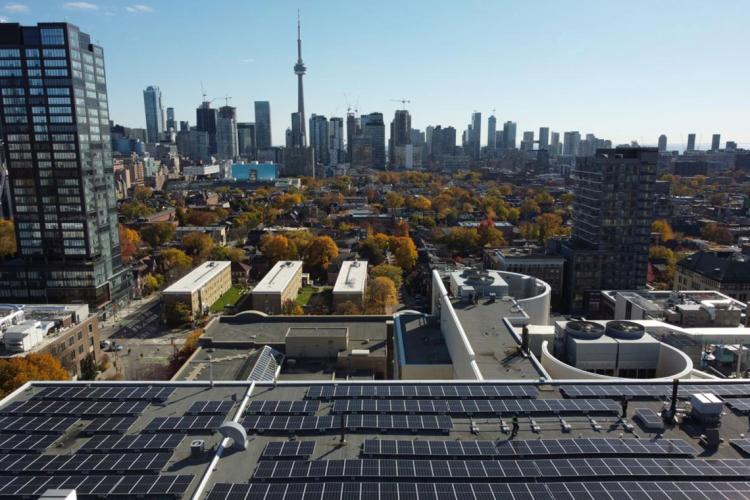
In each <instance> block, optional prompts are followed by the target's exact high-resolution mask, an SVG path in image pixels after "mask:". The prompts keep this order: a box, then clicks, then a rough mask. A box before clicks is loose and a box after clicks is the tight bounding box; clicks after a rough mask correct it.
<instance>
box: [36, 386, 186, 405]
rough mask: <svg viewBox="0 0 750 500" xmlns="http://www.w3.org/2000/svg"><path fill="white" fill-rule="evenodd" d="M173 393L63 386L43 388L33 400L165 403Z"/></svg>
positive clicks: (139, 388)
mask: <svg viewBox="0 0 750 500" xmlns="http://www.w3.org/2000/svg"><path fill="white" fill-rule="evenodd" d="M173 392H174V387H151V386H101V385H92V386H80V385H74V386H70V385H63V386H52V387H45V388H44V389H42V390H41V391H39V393H38V394H36V395H35V396H34V397H33V399H64V400H68V401H71V400H77V399H84V400H87V399H88V400H98V401H102V400H114V401H117V400H120V401H124V400H128V399H139V400H144V401H166V400H167V398H169V396H170V395H171V394H172V393H173Z"/></svg>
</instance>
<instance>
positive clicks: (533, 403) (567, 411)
mask: <svg viewBox="0 0 750 500" xmlns="http://www.w3.org/2000/svg"><path fill="white" fill-rule="evenodd" d="M620 411H621V408H620V405H619V404H618V403H617V402H615V401H613V400H611V399H585V400H580V399H518V400H500V399H498V400H446V401H440V400H420V399H385V400H378V399H341V400H336V401H334V402H333V405H332V408H331V412H332V413H408V414H430V413H432V414H439V415H440V414H449V415H455V416H475V415H477V416H478V415H492V416H502V415H581V414H584V415H587V414H604V415H609V414H619V412H620Z"/></svg>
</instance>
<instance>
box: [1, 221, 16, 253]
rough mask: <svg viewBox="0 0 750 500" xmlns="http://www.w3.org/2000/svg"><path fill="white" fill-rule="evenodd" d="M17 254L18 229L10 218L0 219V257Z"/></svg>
mask: <svg viewBox="0 0 750 500" xmlns="http://www.w3.org/2000/svg"><path fill="white" fill-rule="evenodd" d="M15 254H16V229H15V226H14V225H13V221H12V220H10V219H0V259H5V258H7V257H11V256H13V255H15Z"/></svg>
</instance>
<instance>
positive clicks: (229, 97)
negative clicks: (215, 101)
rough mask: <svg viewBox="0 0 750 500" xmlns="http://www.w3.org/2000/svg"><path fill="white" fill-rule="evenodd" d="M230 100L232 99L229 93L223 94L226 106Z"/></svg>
mask: <svg viewBox="0 0 750 500" xmlns="http://www.w3.org/2000/svg"><path fill="white" fill-rule="evenodd" d="M231 100H232V96H230V95H225V96H224V104H225V105H226V106H229V101H231Z"/></svg>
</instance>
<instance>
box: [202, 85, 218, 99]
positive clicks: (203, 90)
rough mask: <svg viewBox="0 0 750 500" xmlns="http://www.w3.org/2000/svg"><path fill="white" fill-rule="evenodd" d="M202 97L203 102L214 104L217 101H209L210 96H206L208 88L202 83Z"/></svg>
mask: <svg viewBox="0 0 750 500" xmlns="http://www.w3.org/2000/svg"><path fill="white" fill-rule="evenodd" d="M201 96H202V97H203V101H201V102H207V103H209V104H211V103H212V102H214V101H215V100H216V99H211V100H210V101H209V100H208V94H206V88H205V87H204V86H203V82H201Z"/></svg>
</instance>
